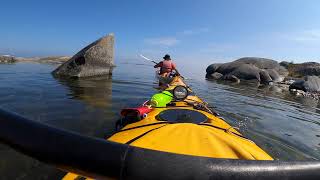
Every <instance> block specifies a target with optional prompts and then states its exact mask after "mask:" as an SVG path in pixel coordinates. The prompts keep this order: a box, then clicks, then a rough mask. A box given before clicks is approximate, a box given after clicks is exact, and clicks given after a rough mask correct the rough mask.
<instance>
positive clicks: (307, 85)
mask: <svg viewBox="0 0 320 180" xmlns="http://www.w3.org/2000/svg"><path fill="white" fill-rule="evenodd" d="M292 89H296V90H303V91H304V92H320V78H319V77H318V76H306V77H305V79H304V80H297V81H295V82H294V83H292V84H291V85H290V86H289V90H292Z"/></svg>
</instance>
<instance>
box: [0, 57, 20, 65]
mask: <svg viewBox="0 0 320 180" xmlns="http://www.w3.org/2000/svg"><path fill="white" fill-rule="evenodd" d="M16 61H17V60H16V58H15V57H13V56H9V55H2V56H1V55H0V63H14V62H16Z"/></svg>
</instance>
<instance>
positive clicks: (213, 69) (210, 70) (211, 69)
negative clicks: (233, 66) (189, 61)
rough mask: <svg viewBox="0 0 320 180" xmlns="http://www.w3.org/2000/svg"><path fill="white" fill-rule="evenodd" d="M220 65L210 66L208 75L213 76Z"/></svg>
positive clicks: (207, 70)
mask: <svg viewBox="0 0 320 180" xmlns="http://www.w3.org/2000/svg"><path fill="white" fill-rule="evenodd" d="M220 65H221V63H216V64H211V65H209V66H208V67H207V69H206V72H207V74H213V73H214V72H216V71H217V69H218V68H219V66H220Z"/></svg>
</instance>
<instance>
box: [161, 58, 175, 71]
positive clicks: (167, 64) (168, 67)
mask: <svg viewBox="0 0 320 180" xmlns="http://www.w3.org/2000/svg"><path fill="white" fill-rule="evenodd" d="M172 69H174V64H173V62H172V61H171V60H169V61H168V60H164V61H162V66H161V69H160V74H162V73H170V72H171V71H172Z"/></svg>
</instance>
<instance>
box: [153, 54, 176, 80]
mask: <svg viewBox="0 0 320 180" xmlns="http://www.w3.org/2000/svg"><path fill="white" fill-rule="evenodd" d="M154 68H160V76H161V77H169V76H170V74H171V73H172V71H173V70H174V71H175V73H176V75H179V72H178V70H177V68H176V64H175V63H174V62H172V60H171V58H170V55H169V54H166V55H165V56H164V57H163V61H161V62H159V63H158V64H156V65H155V66H154Z"/></svg>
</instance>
